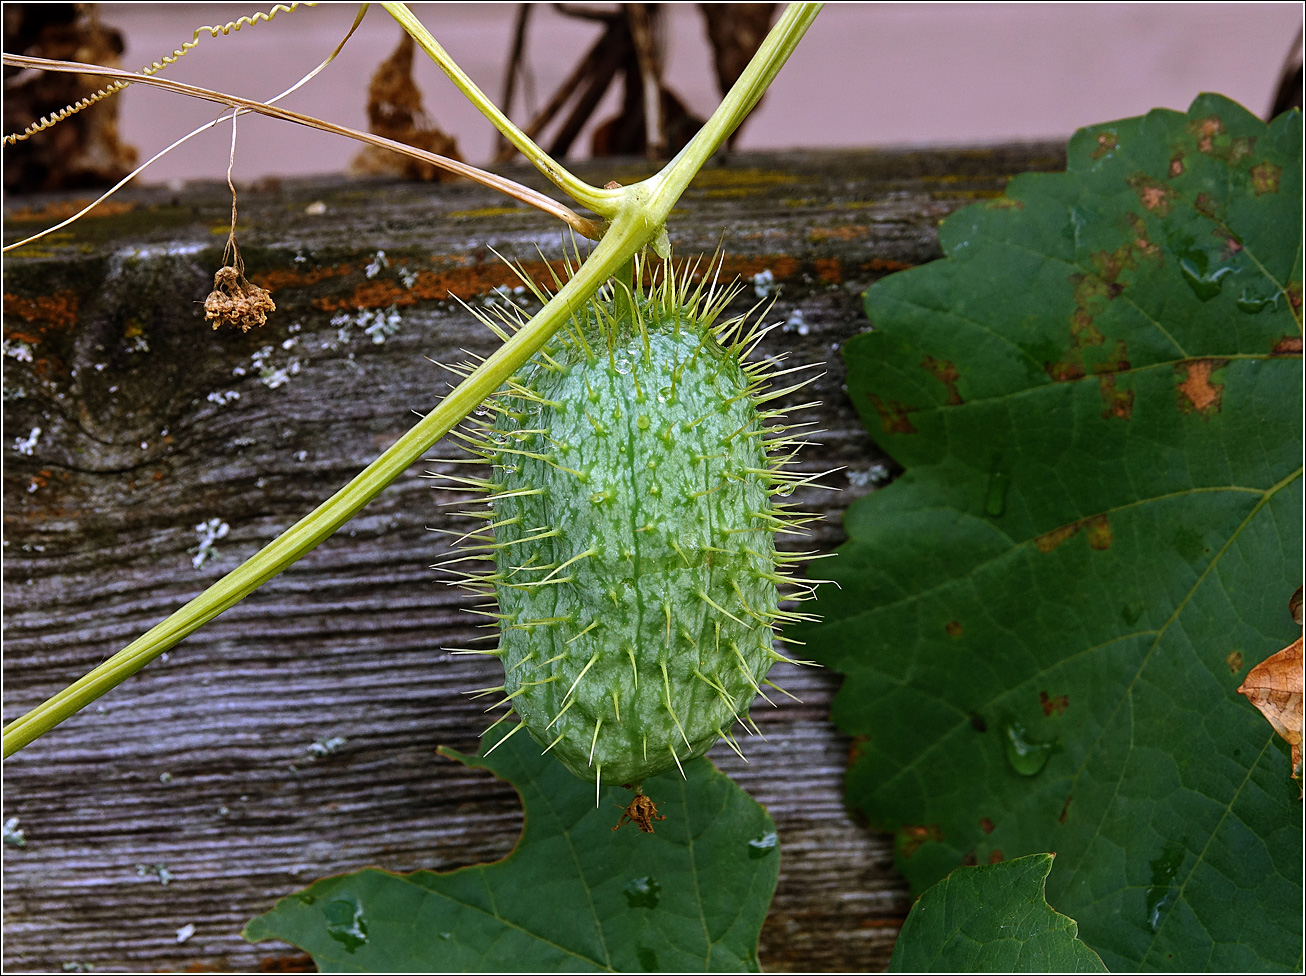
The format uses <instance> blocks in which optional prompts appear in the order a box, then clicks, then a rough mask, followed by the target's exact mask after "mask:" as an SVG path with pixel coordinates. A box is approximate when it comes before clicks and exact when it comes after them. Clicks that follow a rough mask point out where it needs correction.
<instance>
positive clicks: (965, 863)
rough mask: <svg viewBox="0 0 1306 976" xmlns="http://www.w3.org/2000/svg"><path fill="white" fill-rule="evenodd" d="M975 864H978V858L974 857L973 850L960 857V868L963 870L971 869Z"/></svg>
mask: <svg viewBox="0 0 1306 976" xmlns="http://www.w3.org/2000/svg"><path fill="white" fill-rule="evenodd" d="M977 864H979V858H978V857H976V856H975V850H974V849H973V848H972V849H971V850H969V851H967V852H966V853H965V854H963V855H962V856H961V866H962V867H963V868H973V867H974V866H975V865H977Z"/></svg>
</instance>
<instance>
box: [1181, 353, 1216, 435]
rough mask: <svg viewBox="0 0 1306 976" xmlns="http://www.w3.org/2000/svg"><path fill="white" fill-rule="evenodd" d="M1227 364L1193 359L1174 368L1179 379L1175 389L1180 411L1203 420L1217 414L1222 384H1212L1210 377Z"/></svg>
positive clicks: (1211, 360) (1212, 360)
mask: <svg viewBox="0 0 1306 976" xmlns="http://www.w3.org/2000/svg"><path fill="white" fill-rule="evenodd" d="M1228 362H1229V361H1228V360H1227V359H1194V360H1191V361H1189V362H1186V363H1180V364H1179V365H1177V366H1176V367H1175V374H1176V375H1177V376H1179V377H1180V381H1179V383H1177V384H1176V387H1175V389H1176V391H1177V394H1178V397H1179V409H1180V411H1182V412H1183V413H1197V414H1201V415H1202V418H1203V419H1204V420H1210V419H1211V414H1213V413H1217V412H1219V410H1220V407H1221V404H1222V401H1223V399H1224V384H1223V383H1212V382H1211V376H1212V374H1214V373H1215V371H1216V370H1218V369H1220V368H1222V367H1223V366H1225V365H1226V364H1227V363H1228Z"/></svg>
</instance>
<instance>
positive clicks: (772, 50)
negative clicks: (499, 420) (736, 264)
mask: <svg viewBox="0 0 1306 976" xmlns="http://www.w3.org/2000/svg"><path fill="white" fill-rule="evenodd" d="M388 6H389V5H387V7H388ZM820 8H821V5H820V4H792V5H790V6H789V7H788V8H787V9H786V11H785V13H784V14H783V15H782V16H781V18H780V20H779V21H778V22H777V23H776V25H775V27H774V28H772V30H771V32H770V34H768V35H767V38H766V40H765V41H764V42H763V44H762V46H761V48H759V49H758V52H757V54H756V55H755V56H754V57H753V59H752V61H750V62H749V65H748V67H747V68H746V69H745V71H744V73H743V74H742V75H741V76H740V78H739V80H738V81H737V82H736V83H735V85H734V86H733V87H732V88H731V90H730V92H729V93H728V94H727V96H726V98H725V99H724V100H723V101H722V103H721V105H720V106H719V107H718V108H717V110H716V112H714V113H713V115H712V117H711V118H710V119H709V120H708V122H707V124H706V125H704V127H703V128H702V129H701V130H700V131H699V133H698V135H697V136H695V137H694V139H693V140H692V141H691V142H690V143H689V145H687V146H686V147H685V148H684V149H683V150H682V151H681V152H680V153H679V154H678V155H677V156H676V158H675V159H673V160H672V161H671V162H670V163H668V164H667V166H666V167H665V168H664V169H663V170H662V171H661V172H660V173H658V174H657V175H655V176H653V177H651V178H650V179H648V180H645V181H643V182H642V183H635V184H632V185H631V186H626V187H620V188H618V189H615V190H611V191H605V192H607V193H611V194H612V198H613V199H614V200H616V201H617V203H618V206H617V207H616V208H615V209H613V210H612V211H611V212H612V214H613V216H612V222H611V225H610V227H609V228H608V231H607V233H605V234H604V235H603V239H602V240H601V241H600V242H599V244H598V246H597V247H595V249H594V251H593V252H592V253H591V254H590V256H589V257H588V258H587V259H586V260H585V262H584V264H582V265H581V267H580V268H579V269H578V270H577V272H576V274H575V276H574V277H572V279H571V280H570V281H568V282H567V283H566V285H564V286H563V288H562V289H561V290H560V291H558V293H557V294H556V295H554V296H553V298H552V299H550V300H549V302H548V303H547V304H546V305H545V306H544V308H542V309H541V310H540V311H539V312H538V313H536V315H535V316H534V317H533V318H532V319H531V321H530V322H529V323H528V324H527V325H526V326H525V327H523V328H522V329H521V330H520V331H519V332H518V333H517V334H516V335H514V336H513V337H512V338H511V339H509V340H508V341H507V342H505V343H504V344H503V345H502V346H500V347H499V348H498V349H497V350H496V351H495V352H494V354H493V355H491V356H490V357H489V358H488V359H486V360H485V362H483V363H482V364H481V365H480V366H479V367H477V369H476V370H475V371H474V372H473V373H472V374H471V375H470V376H468V377H467V379H465V380H464V381H463V382H462V383H460V384H459V385H458V386H457V387H456V388H455V389H454V390H453V392H452V393H450V394H449V396H447V397H446V398H445V399H444V400H442V401H441V402H440V404H439V405H438V406H437V407H436V408H435V409H434V410H433V411H432V412H431V413H430V414H428V415H427V416H426V417H424V418H423V419H422V420H421V421H419V422H418V423H417V425H416V426H414V427H413V428H412V429H411V430H409V431H408V432H407V433H406V434H404V435H403V437H401V438H400V439H399V440H398V441H396V442H395V443H394V444H393V445H392V446H391V447H390V448H389V449H388V450H387V451H385V453H383V454H382V455H381V456H380V457H379V458H377V459H376V460H375V461H373V462H372V463H371V464H370V465H368V466H367V468H366V469H364V470H363V471H362V472H361V473H360V474H359V475H358V476H357V477H355V478H354V479H353V480H352V481H351V482H349V484H347V485H346V486H345V487H344V488H342V489H341V490H340V491H338V492H336V494H334V495H332V496H331V497H330V498H329V499H327V500H326V501H325V502H323V503H322V504H321V505H319V506H318V507H317V508H316V509H315V510H314V511H313V512H311V513H310V514H308V515H307V516H305V517H304V518H303V519H301V520H300V521H298V522H296V523H295V524H294V525H293V526H291V527H290V528H289V529H287V530H286V531H285V532H284V533H282V534H281V535H280V536H278V537H277V538H276V539H275V540H274V541H272V542H271V543H269V544H268V545H267V546H266V547H264V548H263V549H261V550H260V551H259V552H258V553H256V554H255V555H254V556H252V557H250V558H249V559H248V560H246V561H245V562H244V563H243V564H242V565H241V566H239V567H238V568H237V569H235V570H233V571H232V572H230V573H228V574H227V575H226V576H224V577H223V578H222V579H220V580H219V581H218V582H216V583H214V584H213V585H212V586H211V587H209V588H208V589H207V590H205V591H204V592H203V593H201V594H200V595H199V596H197V597H196V598H195V599H193V600H191V601H190V602H189V603H187V604H186V605H185V606H183V607H182V608H181V609H179V610H177V611H176V612H175V613H173V614H172V615H171V616H169V617H168V618H167V619H166V620H164V621H163V622H161V623H159V624H156V625H155V626H154V627H152V628H151V629H150V630H148V631H147V632H146V633H145V634H143V635H142V636H140V637H138V638H137V639H136V640H134V641H132V642H131V643H130V644H128V645H127V646H126V647H125V648H123V649H122V650H121V651H119V652H118V653H117V654H115V655H114V656H113V657H111V658H109V660H107V661H105V662H104V663H103V664H101V665H100V666H99V667H97V668H95V669H94V670H93V671H91V672H90V673H88V674H87V675H85V676H84V677H82V678H81V679H79V680H78V681H76V682H74V683H73V684H71V685H69V686H68V687H67V688H65V689H64V690H63V691H61V692H59V693H58V694H56V695H54V696H53V697H52V698H50V699H48V700H47V701H45V702H43V703H42V704H40V705H38V706H37V707H36V708H34V709H32V710H31V711H30V712H28V713H27V714H26V715H23V716H22V717H21V718H19V719H16V720H15V721H14V722H12V723H10V724H9V725H8V726H6V727H5V730H4V734H3V740H4V756H5V758H8V757H9V756H11V755H12V754H13V753H14V752H16V751H17V750H19V749H21V748H23V746H25V745H27V744H29V743H30V742H32V741H33V740H34V739H36V738H37V737H39V736H41V735H43V734H44V733H45V732H48V731H49V730H50V729H52V728H54V727H55V726H56V725H58V724H59V723H60V722H62V721H64V720H65V719H67V718H69V717H70V716H72V715H73V714H75V713H76V712H78V711H79V710H80V709H82V708H85V707H86V706H87V705H89V704H90V703H91V702H93V701H95V700H96V699H97V698H99V697H100V696H101V695H103V694H104V693H105V692H107V691H109V690H110V689H112V688H114V687H116V686H117V685H119V684H120V683H122V682H123V681H124V680H126V679H127V678H128V677H130V676H131V675H133V674H135V673H136V672H137V671H139V670H140V669H141V668H143V667H144V666H145V665H146V664H148V663H149V662H150V661H152V660H154V659H155V658H156V657H158V656H159V655H160V654H162V653H163V652H164V651H166V650H168V649H169V648H170V647H173V646H174V645H175V644H177V643H178V642H179V641H181V640H183V639H185V638H186V637H187V636H189V635H190V634H192V633H193V632H194V631H196V630H197V629H199V628H200V627H202V626H203V625H204V624H206V623H208V622H209V621H210V620H212V619H213V618H214V617H216V616H218V615H219V614H221V613H222V612H223V611H225V610H227V609H229V608H231V607H233V606H235V605H236V604H237V603H239V602H240V601H241V600H242V599H244V598H245V597H246V596H248V595H249V594H250V593H252V592H253V591H254V590H256V589H258V587H260V586H262V585H263V584H264V583H266V582H267V581H268V580H270V579H272V578H273V577H274V576H277V575H278V574H279V573H281V572H282V571H283V570H285V569H286V568H287V567H289V566H290V565H292V564H293V563H294V562H296V561H297V560H298V559H300V558H301V557H302V556H304V555H305V554H307V553H308V552H310V551H311V550H312V549H313V548H315V547H316V546H317V545H319V544H320V543H321V542H323V541H324V540H326V539H327V538H328V537H329V536H330V535H331V534H332V533H334V532H335V531H336V530H337V529H339V528H340V527H341V526H342V525H344V524H345V523H346V522H348V521H349V519H351V518H352V517H353V516H354V514H355V513H357V512H358V511H359V509H361V508H362V507H363V506H364V505H366V504H367V503H368V502H369V501H371V500H372V499H373V498H375V497H376V496H377V494H379V493H380V492H381V491H382V490H383V489H384V488H385V487H386V486H387V485H389V484H390V483H391V482H392V481H394V480H395V479H396V478H398V477H399V476H400V475H401V474H403V472H404V471H406V470H407V469H408V468H409V467H410V466H411V465H412V464H413V463H414V462H415V461H417V460H419V459H420V458H421V456H422V455H423V454H425V453H426V452H427V451H429V450H430V449H431V448H432V447H433V446H434V445H435V443H436V442H437V441H438V440H439V439H440V438H441V437H443V436H444V435H445V434H447V433H448V432H449V431H450V430H452V429H453V428H454V427H455V426H456V425H457V424H458V423H460V422H461V421H462V420H463V418H465V417H466V416H467V415H468V414H470V413H471V412H472V410H474V409H475V408H476V407H477V405H479V404H480V403H481V402H482V401H483V400H485V398H486V397H488V396H489V395H490V394H491V393H493V392H494V391H495V390H497V389H498V388H499V387H500V386H501V385H503V383H504V381H505V380H507V378H508V377H509V376H511V375H512V374H513V373H515V372H516V371H517V370H518V369H520V368H521V367H522V365H523V364H525V362H526V361H527V360H528V359H529V358H530V357H531V356H532V355H534V354H535V353H536V352H537V351H538V350H539V349H540V347H541V346H543V345H544V343H545V342H547V341H548V339H549V338H550V337H551V336H552V335H553V334H554V333H555V332H556V331H557V330H558V329H559V328H561V327H562V325H563V324H564V323H565V322H567V321H568V320H569V319H570V318H571V315H572V312H573V310H574V309H576V308H578V307H579V306H581V305H582V304H583V303H584V302H585V301H586V300H588V299H589V297H590V296H591V295H592V294H593V293H594V292H595V291H596V290H597V289H598V288H599V287H600V286H601V285H603V283H604V282H606V281H607V280H608V279H609V277H611V276H612V275H614V274H617V273H619V272H620V271H621V270H622V269H623V268H625V267H627V266H628V265H629V262H630V261H631V259H632V258H633V256H634V255H635V254H636V253H637V252H638V251H639V250H641V249H642V248H644V247H646V246H648V245H650V244H654V245H655V246H656V245H658V244H664V243H665V235H666V229H665V223H666V219H667V215H668V214H669V213H670V212H671V208H672V207H673V206H674V205H675V203H676V201H677V200H678V199H679V197H680V195H681V193H683V192H684V190H685V188H686V187H688V186H689V183H690V181H691V180H692V179H693V178H694V176H695V174H696V173H697V172H698V170H699V168H700V167H701V166H702V165H703V163H704V162H706V161H707V159H708V158H709V157H710V156H711V155H712V153H714V152H715V151H716V150H717V148H719V147H720V145H721V144H722V143H723V142H724V141H725V139H726V137H727V136H728V135H729V134H730V133H731V132H733V131H734V130H735V128H736V127H737V126H738V125H739V123H740V122H742V121H743V119H744V117H745V116H746V115H747V114H748V112H749V111H750V110H751V109H752V108H753V106H754V105H756V104H757V100H758V99H759V98H760V97H761V95H762V93H763V92H764V91H765V90H766V88H767V86H768V85H769V84H770V83H771V80H772V79H773V78H774V77H775V75H776V74H777V72H779V70H780V68H781V67H782V66H783V65H784V62H785V61H786V60H787V58H788V57H789V54H790V53H791V52H792V51H793V49H794V47H795V46H797V44H798V41H799V40H800V39H801V38H802V36H803V33H804V32H805V31H806V30H807V27H808V26H809V25H810V24H811V22H812V21H813V20H814V19H815V17H816V15H817V13H819V11H820ZM405 9H406V8H405ZM469 84H470V82H469ZM482 97H483V96H482ZM659 250H661V248H659Z"/></svg>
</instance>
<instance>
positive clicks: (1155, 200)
mask: <svg viewBox="0 0 1306 976" xmlns="http://www.w3.org/2000/svg"><path fill="white" fill-rule="evenodd" d="M1128 182H1129V185H1130V186H1132V187H1133V188H1134V192H1135V193H1137V194H1138V200H1139V202H1140V203H1141V204H1142V205H1143V206H1144V207H1145V208H1146V209H1147V210H1148V212H1149V213H1154V214H1156V215H1157V216H1158V217H1169V216H1170V213H1171V211H1173V210H1174V201H1175V192H1174V190H1172V189H1170V187H1168V186H1166V185H1165V184H1164V183H1160V182H1158V181H1156V180H1154V179H1152V178H1151V177H1150V176H1148V175H1147V174H1146V173H1138V174H1136V175H1134V176H1131V177H1130V178H1129V180H1128Z"/></svg>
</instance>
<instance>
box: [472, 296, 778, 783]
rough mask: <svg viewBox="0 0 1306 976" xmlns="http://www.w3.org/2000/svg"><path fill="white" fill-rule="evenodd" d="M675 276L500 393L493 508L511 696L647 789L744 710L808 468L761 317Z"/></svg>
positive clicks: (602, 317) (566, 740)
mask: <svg viewBox="0 0 1306 976" xmlns="http://www.w3.org/2000/svg"><path fill="white" fill-rule="evenodd" d="M728 297H729V296H728V295H721V294H718V295H717V296H715V297H712V296H707V297H704V296H703V295H702V294H701V293H695V294H693V295H690V294H688V293H687V292H686V290H685V288H684V287H677V285H676V284H675V282H674V281H673V280H672V279H671V278H670V277H668V278H666V279H664V280H663V282H662V283H661V285H660V286H658V287H655V288H653V289H652V290H651V291H650V292H649V293H645V292H644V291H643V290H639V291H637V293H636V294H635V295H634V296H630V295H624V294H623V300H622V301H619V302H613V301H611V300H606V301H605V300H603V299H601V298H596V299H595V300H594V301H593V302H591V304H590V305H589V306H588V308H587V309H586V310H585V313H584V314H583V315H579V316H578V317H577V319H576V320H575V322H574V325H573V327H572V328H571V329H569V330H565V331H564V332H563V333H562V334H561V335H560V337H559V338H558V339H556V340H555V341H554V342H553V344H552V345H550V346H549V347H548V348H547V349H546V350H545V351H544V353H543V354H542V355H540V356H537V357H536V359H534V360H533V361H532V362H531V363H529V364H528V365H527V366H526V368H525V369H523V371H522V372H520V373H519V374H518V375H517V376H516V377H514V378H513V380H511V381H510V382H509V383H508V384H507V386H505V388H504V389H503V390H501V391H500V394H499V395H498V396H497V397H496V398H495V400H494V401H493V402H492V405H493V407H494V411H495V414H496V416H495V419H494V423H493V424H492V425H487V426H486V427H484V428H483V429H482V431H481V432H480V442H479V444H478V445H477V449H478V451H479V453H481V455H482V456H484V457H486V458H487V459H488V460H490V461H491V462H492V464H493V475H492V478H491V484H490V485H489V486H488V487H489V490H490V491H491V492H492V495H491V504H492V508H491V513H490V515H489V516H488V517H490V518H491V519H492V528H493V534H494V541H493V544H492V545H491V551H492V553H493V559H494V564H495V571H494V572H493V573H491V574H488V575H486V576H483V577H481V579H482V580H483V581H485V582H490V583H493V585H494V588H495V594H496V598H497V600H498V618H499V622H500V628H501V632H500V642H499V650H498V655H499V657H500V659H501V661H502V663H503V666H504V671H505V680H504V687H503V690H504V691H505V693H506V696H507V697H506V699H505V700H506V701H510V702H511V705H512V708H513V709H514V710H515V711H516V713H517V714H518V715H519V716H520V717H521V723H522V726H523V727H524V728H526V729H527V730H528V731H529V732H530V733H531V735H532V736H534V737H535V739H536V740H537V741H538V742H539V743H540V744H541V745H542V746H544V747H545V748H546V749H547V750H549V751H551V752H552V753H553V754H554V755H555V756H556V757H557V758H558V759H559V760H560V761H561V762H562V763H563V764H565V765H566V766H567V767H568V768H569V769H570V770H571V771H572V772H574V773H575V774H576V775H577V776H580V777H583V778H586V779H594V780H597V781H598V782H600V783H602V784H636V783H639V782H641V781H642V780H643V779H644V778H646V777H648V776H652V775H654V774H656V773H658V772H661V771H663V770H665V769H667V768H670V767H672V766H675V765H678V764H680V763H683V762H684V761H685V760H687V759H690V758H693V757H695V756H698V755H701V754H702V753H704V752H706V751H707V749H708V748H709V747H711V746H712V744H713V743H715V742H716V740H717V739H718V738H719V737H722V736H727V737H728V738H730V741H731V743H732V745H733V744H734V741H733V738H732V737H730V736H729V731H728V730H729V729H730V727H731V725H732V724H733V723H735V722H736V721H739V722H746V721H748V719H747V716H748V710H749V706H750V704H751V703H752V701H753V699H754V698H755V697H756V696H757V695H758V693H759V692H760V686H761V685H762V683H763V682H764V681H765V679H766V674H767V672H768V671H769V670H770V668H771V665H772V664H773V663H774V662H775V661H776V660H779V659H781V655H779V654H778V653H776V652H775V650H774V649H773V647H772V640H773V636H774V635H773V631H772V627H773V625H774V623H775V622H776V620H777V619H778V618H779V617H780V615H781V614H780V611H779V609H778V604H779V599H780V594H779V590H778V586H777V584H779V583H782V582H785V579H784V577H782V576H781V575H780V574H779V573H778V572H777V554H776V549H775V543H774V534H775V532H776V531H778V530H780V529H782V528H784V527H785V526H788V525H790V524H793V523H794V521H795V520H796V519H795V516H793V515H792V514H791V513H787V512H786V511H785V510H784V508H783V507H782V506H781V505H777V504H776V503H775V502H774V501H773V496H775V495H783V494H788V493H790V492H792V490H793V484H794V483H795V481H796V478H795V476H792V475H787V474H784V473H782V472H781V471H780V470H779V468H780V465H781V464H782V463H783V460H785V459H776V458H773V457H771V456H770V454H771V451H772V450H774V448H775V447H776V446H777V445H781V446H791V445H792V440H791V439H790V438H788V437H786V436H785V428H783V426H780V425H778V424H775V423H774V420H775V416H774V412H764V411H763V410H761V409H760V407H761V401H762V399H763V398H765V397H766V394H765V393H764V392H763V389H762V388H763V387H764V385H765V380H764V378H763V377H761V376H760V375H759V373H760V371H759V369H758V368H757V367H755V366H750V365H748V364H746V363H745V361H744V358H743V356H744V354H745V352H746V350H747V349H748V348H749V347H750V346H751V345H753V344H754V343H755V340H756V338H757V336H758V330H757V329H756V328H755V327H754V329H753V331H751V332H748V333H747V334H742V333H743V331H744V330H743V328H742V326H743V325H744V323H742V322H740V321H733V322H728V323H725V324H724V325H718V324H717V323H716V321H715V320H716V319H717V316H718V313H719V312H720V311H721V309H722V307H723V306H724V304H725V302H726V300H727V299H728Z"/></svg>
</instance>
